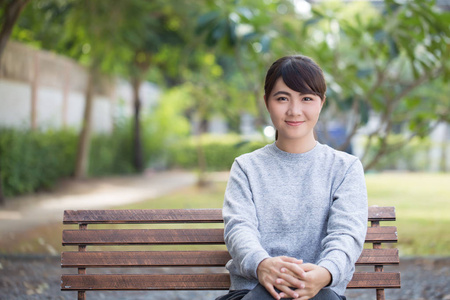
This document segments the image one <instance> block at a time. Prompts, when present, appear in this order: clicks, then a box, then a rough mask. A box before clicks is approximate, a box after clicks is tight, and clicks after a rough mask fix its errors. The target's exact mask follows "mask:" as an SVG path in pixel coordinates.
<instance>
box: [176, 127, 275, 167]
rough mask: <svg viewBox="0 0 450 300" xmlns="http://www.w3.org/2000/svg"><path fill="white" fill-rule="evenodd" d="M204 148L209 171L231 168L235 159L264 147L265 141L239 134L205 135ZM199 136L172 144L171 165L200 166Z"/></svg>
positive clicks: (203, 137) (202, 143) (202, 140)
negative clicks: (245, 138)
mask: <svg viewBox="0 0 450 300" xmlns="http://www.w3.org/2000/svg"><path fill="white" fill-rule="evenodd" d="M200 140H201V145H202V150H203V153H204V155H205V160H206V165H207V169H208V170H209V171H222V170H229V169H230V167H231V165H232V163H233V161H234V159H235V158H236V157H237V156H239V155H242V154H244V153H248V152H252V151H254V150H256V149H258V148H261V147H263V146H264V145H265V144H266V143H265V142H263V141H246V140H244V139H242V137H240V136H238V135H218V136H214V135H203V136H202V137H201V139H200ZM197 144H198V137H190V138H187V139H184V140H181V141H179V142H177V143H176V144H172V145H171V146H170V147H169V149H168V152H169V165H170V166H171V167H180V168H185V169H195V168H197V167H198V153H197V152H198V150H197Z"/></svg>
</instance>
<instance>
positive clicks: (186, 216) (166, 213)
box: [63, 209, 223, 224]
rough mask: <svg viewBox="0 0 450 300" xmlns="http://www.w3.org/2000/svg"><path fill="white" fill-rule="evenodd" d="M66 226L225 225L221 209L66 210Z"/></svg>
mask: <svg viewBox="0 0 450 300" xmlns="http://www.w3.org/2000/svg"><path fill="white" fill-rule="evenodd" d="M63 222H64V224H77V223H86V224H100V223H105V224H129V223H130V224H132V223H139V224H145V223H149V224H151V223H223V219H222V210H221V209H133V210H114V209H111V210H66V211H64V219H63Z"/></svg>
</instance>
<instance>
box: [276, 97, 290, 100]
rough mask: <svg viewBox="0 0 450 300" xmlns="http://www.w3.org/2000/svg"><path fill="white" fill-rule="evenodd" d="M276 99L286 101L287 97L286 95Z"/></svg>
mask: <svg viewBox="0 0 450 300" xmlns="http://www.w3.org/2000/svg"><path fill="white" fill-rule="evenodd" d="M277 100H278V101H287V100H288V98H286V97H278V98H277Z"/></svg>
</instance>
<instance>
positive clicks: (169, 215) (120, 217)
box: [63, 206, 395, 224]
mask: <svg viewBox="0 0 450 300" xmlns="http://www.w3.org/2000/svg"><path fill="white" fill-rule="evenodd" d="M368 214H369V218H368V220H369V221H395V207H374V206H371V207H369V211H368ZM63 220H64V221H63V222H64V224H78V223H86V224H101V223H103V224H129V223H131V224H132V223H140V224H145V223H222V222H223V219H222V210H221V209H133V210H66V211H64V219H63Z"/></svg>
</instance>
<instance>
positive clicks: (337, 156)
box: [320, 144, 361, 166]
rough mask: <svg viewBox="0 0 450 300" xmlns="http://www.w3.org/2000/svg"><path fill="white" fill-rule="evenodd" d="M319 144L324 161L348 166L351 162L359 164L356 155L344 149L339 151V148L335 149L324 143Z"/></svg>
mask: <svg viewBox="0 0 450 300" xmlns="http://www.w3.org/2000/svg"><path fill="white" fill-rule="evenodd" d="M320 146H321V150H322V151H321V153H322V156H323V157H322V158H321V159H323V160H324V161H328V160H330V161H332V162H333V163H334V164H339V165H342V166H350V165H353V164H355V163H356V164H360V163H361V162H360V160H359V158H358V157H357V156H355V155H353V154H350V153H347V152H344V151H340V150H336V149H334V148H332V147H330V146H328V145H326V144H320Z"/></svg>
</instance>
